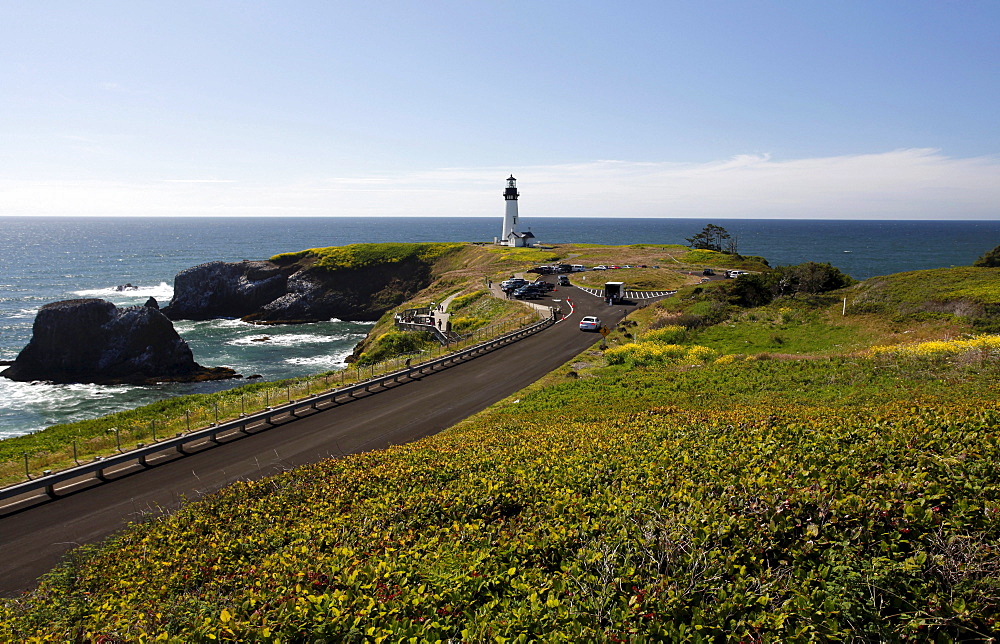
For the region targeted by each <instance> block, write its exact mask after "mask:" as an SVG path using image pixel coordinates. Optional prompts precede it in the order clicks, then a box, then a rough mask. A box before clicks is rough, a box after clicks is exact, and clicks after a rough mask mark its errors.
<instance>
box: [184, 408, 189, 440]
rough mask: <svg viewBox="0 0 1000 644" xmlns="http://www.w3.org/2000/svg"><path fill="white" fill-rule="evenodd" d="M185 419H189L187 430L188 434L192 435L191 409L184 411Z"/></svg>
mask: <svg viewBox="0 0 1000 644" xmlns="http://www.w3.org/2000/svg"><path fill="white" fill-rule="evenodd" d="M184 417H185V418H186V419H187V430H188V433H189V434H190V433H191V410H190V409H185V410H184Z"/></svg>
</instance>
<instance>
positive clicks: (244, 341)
mask: <svg viewBox="0 0 1000 644" xmlns="http://www.w3.org/2000/svg"><path fill="white" fill-rule="evenodd" d="M357 335H360V334H353V333H352V334H347V333H338V334H334V335H320V334H318V333H294V334H293V333H282V334H276V335H267V334H264V335H253V336H248V337H243V338H236V339H233V340H230V341H228V342H226V344H227V345H229V346H234V347H248V346H256V345H262V346H278V347H294V346H299V345H302V344H329V343H332V342H343V341H344V340H349V339H351V338H353V337H355V336H357Z"/></svg>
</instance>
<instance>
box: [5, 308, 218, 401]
mask: <svg viewBox="0 0 1000 644" xmlns="http://www.w3.org/2000/svg"><path fill="white" fill-rule="evenodd" d="M154 303H155V301H154ZM0 375H2V376H4V377H5V378H10V379H11V380H21V381H31V380H47V381H51V382H57V383H71V382H87V383H98V384H116V383H130V384H152V383H156V382H164V381H194V380H221V379H223V378H232V377H236V375H237V374H236V372H234V371H233V370H232V369H229V368H227V367H215V368H211V367H202V366H201V365H199V364H198V363H197V362H195V361H194V356H193V354H192V353H191V348H190V347H189V346H188V345H187V343H186V342H185V341H184V340H183V339H181V337H180V336H179V335H178V334H177V331H176V330H175V329H174V325H173V324H172V323H171V322H170V320H169V319H168V318H167V317H166V316H164V315H163V314H162V313H161V312H160V311H159V310H158V309H157V308H156V307H153V306H134V307H129V308H125V309H119V308H118V307H117V306H115V305H114V304H112V303H111V302H107V301H105V300H98V299H84V300H65V301H62V302H53V303H52V304H46V305H45V306H43V307H42V308H41V309H40V310H39V311H38V315H37V316H36V317H35V323H34V326H33V329H32V338H31V341H30V342H29V343H28V345H27V346H26V347H25V348H24V349H23V350H22V351H21V353H20V354H19V355H18V356H17V359H16V360H15V361H14V363H13V364H12V365H11V367H10V368H8V369H7V370H5V371H3V372H0Z"/></svg>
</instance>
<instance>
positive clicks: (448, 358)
mask: <svg viewBox="0 0 1000 644" xmlns="http://www.w3.org/2000/svg"><path fill="white" fill-rule="evenodd" d="M554 323H555V319H554V318H551V317H550V318H547V319H544V320H541V321H540V322H535V323H534V324H531V325H529V326H526V327H523V328H521V329H517V330H516V331H511V332H510V333H506V334H504V335H501V336H498V337H496V338H493V339H491V340H486V341H484V342H481V343H479V344H477V345H475V346H472V347H469V348H467V349H463V350H462V351H457V352H455V353H451V354H447V355H444V356H441V357H440V358H435V359H434V360H429V361H427V362H423V363H420V364H417V365H413V366H410V367H406V368H404V369H400V370H397V371H394V372H392V373H388V374H384V375H381V376H378V377H375V378H371V379H369V380H365V381H362V382H359V383H356V384H353V385H349V386H347V387H342V388H340V389H334V390H332V391H328V392H326V393H323V394H313V395H311V396H309V397H308V398H304V399H301V400H297V401H292V402H290V403H287V404H284V405H281V406H280V407H274V408H273V409H269V410H266V411H263V412H258V413H255V414H249V415H247V416H244V417H243V418H238V419H236V420H231V421H228V422H225V423H220V424H218V425H215V426H210V427H206V428H204V429H199V430H195V431H193V432H187V433H183V434H178V435H177V436H175V437H173V438H168V439H164V440H160V441H157V442H156V443H154V444H152V445H146V446H143V447H139V448H137V449H134V450H129V451H126V452H122V453H121V454H118V455H115V456H108V457H98V459H99V460H95V461H93V462H91V463H86V464H83V465H78V466H76V467H71V468H69V469H65V470H61V471H59V472H55V473H52V474H47V475H44V476H41V477H39V478H36V479H31V480H30V481H24V482H22V483H16V484H14V485H11V486H8V487H4V488H0V501H3V500H5V499H11V498H14V497H18V496H22V495H26V494H29V493H31V492H36V491H38V490H44V491H45V493H46V494H47V495H49V496H55V495H56V489H55V486H56V485H58V484H60V483H65V482H67V481H71V480H76V479H80V478H82V477H85V476H88V475H94V477H96V478H97V479H99V480H102V481H103V480H106V478H107V473H108V470H110V469H112V468H116V467H120V466H122V465H130V464H133V463H138V464H139V465H142V466H144V467H145V466H147V465H148V461H149V460H150V457H151V456H154V455H156V454H160V453H163V452H176V453H179V454H182V455H183V454H186V452H185V451H184V448H185V447H188V446H190V447H193V446H194V445H195V444H201V446H204V443H205V442H206V441H208V442H210V443H216V444H218V443H219V442H220V441H219V436H220V435H222V434H233V433H236V434H239V433H244V434H249V433H250V431H249V428H250V427H251V426H253V425H265V426H274V425H275V423H274V422H273V421H274V420H275V419H277V418H278V417H282V416H284V417H289V418H290V419H293V418H298V414H297V413H296V412H301V411H304V410H318V409H319V407H320V405H322V404H324V403H332V404H336V403H337V399H338V398H342V397H344V396H347V397H350V398H353V397H354V394H356V393H357V392H359V391H363V392H367V393H372V392H371V388H372V387H378V386H383V385H385V384H386V383H389V382H398V381H399V380H400V379H401V378H411V377H412V376H413V375H414V374H426V373H428V372H433V371H434V369H435V368H437V367H446V366H447V365H448V363H449V362H450V363H452V364H457V363H458V362H460V361H465V360H466V359H471V358H473V357H476V355H477V354H479V355H482V354H484V353H488V352H490V351H492V350H493V349H496V348H498V347H500V346H503V345H505V344H509V343H511V342H515V341H517V340H520V339H521V338H524V337H526V336H529V335H533V334H535V333H537V332H538V331H541V330H542V329H544V328H546V327H549V326H551V325H552V324H554Z"/></svg>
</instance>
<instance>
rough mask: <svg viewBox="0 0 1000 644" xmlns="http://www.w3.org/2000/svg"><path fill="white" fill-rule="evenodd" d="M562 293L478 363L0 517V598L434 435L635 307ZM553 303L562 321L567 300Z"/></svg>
mask: <svg viewBox="0 0 1000 644" xmlns="http://www.w3.org/2000/svg"><path fill="white" fill-rule="evenodd" d="M567 295H568V296H570V297H572V298H573V300H574V303H575V304H576V311H575V313H574V314H572V315H571V316H570V317H568V319H566V320H564V321H562V322H560V323H558V324H556V325H554V326H552V327H550V328H548V329H546V330H544V331H542V332H540V333H538V334H535V335H533V336H530V337H528V338H525V339H523V340H521V341H519V342H516V343H514V344H513V345H510V346H508V347H504V348H501V349H497V350H496V351H493V352H492V353H489V354H487V355H485V356H482V357H479V358H476V359H475V360H470V361H468V362H465V363H461V364H458V365H455V366H454V367H451V368H448V369H445V370H443V371H441V372H439V373H435V374H432V375H427V376H424V377H423V378H421V379H419V380H414V381H411V382H405V383H403V384H400V385H397V386H393V387H392V388H390V389H388V390H386V391H383V392H380V393H374V394H372V395H369V396H365V397H362V398H359V399H357V400H355V401H353V402H348V403H345V404H342V405H339V406H337V407H334V408H332V409H329V410H324V411H321V412H317V413H315V414H313V415H311V416H309V417H308V418H305V419H302V420H297V421H294V422H289V423H287V424H284V425H281V426H278V427H275V428H272V429H268V430H266V431H261V432H259V433H255V434H253V435H250V436H247V437H245V438H239V439H234V440H233V441H231V442H229V443H228V444H225V445H222V446H219V447H214V448H209V449H205V450H203V451H201V452H198V453H196V454H193V455H191V456H186V457H177V458H176V459H174V460H172V461H170V462H167V463H163V464H160V465H156V466H155V467H152V468H149V469H147V470H139V469H138V468H136V469H135V470H133V471H132V472H131V473H127V474H123V475H121V476H118V477H117V478H114V479H112V480H111V481H109V482H108V483H104V484H95V485H93V486H91V487H88V488H86V489H81V490H79V491H77V492H74V493H72V494H68V495H66V496H63V497H62V498H59V499H56V500H52V501H44V502H40V503H38V504H36V505H34V506H29V507H26V508H23V509H20V510H18V511H15V512H11V511H7V512H6V514H5V513H4V510H3V509H0V596H14V595H17V594H18V593H19V592H21V591H23V590H26V589H29V588H31V587H33V586H34V585H35V583H36V580H37V578H38V577H39V576H40V575H41V574H43V573H45V572H46V571H48V570H49V569H51V568H52V566H54V565H55V564H56V563H57V562H58V561H59V560H60V559H61V558H62V556H63V555H64V554H65V552H66V551H67V550H69V549H70V548H72V547H73V546H76V545H78V544H84V543H92V542H95V541H99V540H101V539H103V538H104V537H106V536H108V535H109V534H111V533H113V532H115V531H117V530H119V529H120V528H122V527H123V526H124V525H126V524H127V523H128V522H130V521H135V520H140V519H142V518H144V517H148V516H151V515H157V514H161V513H164V512H170V511H172V510H174V509H176V508H177V507H178V506H179V505H180V503H181V502H182V500H183V499H185V498H187V499H194V498H197V497H198V496H200V495H203V494H208V493H211V492H214V491H216V490H218V489H220V488H222V487H224V486H226V485H228V484H230V483H233V482H234V481H238V480H249V479H257V478H262V477H264V476H267V475H270V474H274V473H276V472H279V471H282V470H284V469H288V468H291V467H295V466H297V465H302V464H306V463H313V462H316V461H318V460H321V459H323V458H326V457H337V456H342V455H346V454H353V453H358V452H363V451H367V450H373V449H379V448H383V447H387V446H389V445H398V444H401V443H406V442H409V441H413V440H417V439H419V438H422V437H424V436H428V435H430V434H434V433H436V432H439V431H441V430H442V429H444V428H446V427H449V426H451V425H453V424H455V423H457V422H458V421H460V420H462V419H463V418H466V417H468V416H470V415H472V414H474V413H476V412H478V411H480V410H482V409H484V408H486V407H488V406H489V405H491V404H493V403H495V402H496V401H498V400H501V399H503V398H505V397H507V396H509V395H511V394H512V393H514V392H516V391H517V390H519V389H521V388H523V387H525V386H527V385H529V384H531V383H532V382H534V381H535V380H537V379H538V378H540V377H542V376H543V375H545V374H546V373H548V372H549V371H551V370H552V369H554V368H556V367H558V366H559V365H561V364H563V363H565V362H566V361H567V360H570V359H571V358H572V357H573V356H575V355H576V354H578V353H580V352H581V351H583V350H584V349H585V348H586V347H588V346H590V345H591V344H593V343H594V342H596V341H597V340H598V339H600V336H599V335H597V334H591V333H583V332H581V331H580V330H579V327H578V322H579V320H580V317H581V316H583V315H597V316H599V317H600V318H601V320H602V321H603V322H605V324H607V325H608V326H612V325H614V324H617V323H618V322H619V321H620V320H621V318H622V317H623V316H624V315H625V313H626V312H627V311H628V310H630V309H631V308H632V307H630V306H615V307H608V306H606V305H605V304H604V303H603V302H601V300H600V299H599V298H595V297H593V296H590V295H588V294H586V293H584V292H583V291H580V290H577V289H560V290H557V291H555V292H553V293H552V294H551V297H553V298H556V299H562V298H564V297H566V296H567ZM558 305H559V306H560V307H561V308H562V310H563V314H564V315H569V307H568V306H567V305H566V303H565V301H563V302H560V303H559V304H558Z"/></svg>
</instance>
